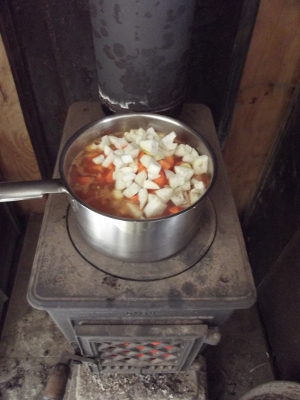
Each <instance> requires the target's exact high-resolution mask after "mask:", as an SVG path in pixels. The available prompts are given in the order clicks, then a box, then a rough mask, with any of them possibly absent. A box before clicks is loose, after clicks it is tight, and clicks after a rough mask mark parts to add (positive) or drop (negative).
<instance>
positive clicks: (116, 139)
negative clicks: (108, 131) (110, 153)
mask: <svg viewBox="0 0 300 400" xmlns="http://www.w3.org/2000/svg"><path fill="white" fill-rule="evenodd" d="M108 139H109V141H110V143H111V144H113V145H114V146H115V145H116V143H117V141H118V140H119V139H120V138H118V137H117V136H113V135H108Z"/></svg>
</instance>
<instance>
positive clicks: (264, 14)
mask: <svg viewBox="0 0 300 400" xmlns="http://www.w3.org/2000/svg"><path fill="white" fill-rule="evenodd" d="M299 43H300V1H297V0H262V1H261V4H260V7H259V10H258V15H257V20H256V24H255V27H254V31H253V35H252V40H251V43H250V47H249V52H248V55H247V59H246V63H245V67H244V72H243V76H242V80H241V84H240V88H239V93H238V97H237V101H236V105H235V109H234V113H233V119H232V124H231V129H230V134H229V137H228V140H227V143H226V145H225V148H224V152H223V155H224V161H225V165H226V168H227V172H228V176H229V181H230V184H231V187H232V191H233V195H234V198H235V202H236V205H237V208H238V211H239V213H240V214H242V213H243V212H244V211H245V210H246V208H247V207H248V205H249V204H250V202H251V199H252V198H253V196H254V193H255V191H256V189H257V186H258V183H259V180H260V178H261V176H262V173H263V170H264V167H265V165H266V162H267V160H268V157H269V155H270V153H271V151H272V148H273V145H274V143H275V141H276V139H277V136H278V133H279V130H280V127H281V125H282V123H283V121H284V117H285V115H286V113H287V110H288V108H289V105H290V102H291V99H292V95H293V92H294V90H295V87H296V84H297V82H298V79H299V77H300V69H299V67H300V46H299Z"/></svg>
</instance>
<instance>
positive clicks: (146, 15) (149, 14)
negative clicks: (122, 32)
mask: <svg viewBox="0 0 300 400" xmlns="http://www.w3.org/2000/svg"><path fill="white" fill-rule="evenodd" d="M144 17H145V18H152V17H153V15H152V14H151V12H150V11H147V12H146V13H145V14H144Z"/></svg>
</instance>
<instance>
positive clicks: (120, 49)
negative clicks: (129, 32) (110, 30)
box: [113, 43, 126, 57]
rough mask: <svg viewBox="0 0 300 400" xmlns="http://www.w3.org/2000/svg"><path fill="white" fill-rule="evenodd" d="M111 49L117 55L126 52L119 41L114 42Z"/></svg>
mask: <svg viewBox="0 0 300 400" xmlns="http://www.w3.org/2000/svg"><path fill="white" fill-rule="evenodd" d="M113 51H114V53H115V55H116V56H117V57H124V56H125V54H126V51H125V47H124V46H123V45H122V44H121V43H114V45H113Z"/></svg>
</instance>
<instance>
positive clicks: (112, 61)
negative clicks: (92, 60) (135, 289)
mask: <svg viewBox="0 0 300 400" xmlns="http://www.w3.org/2000/svg"><path fill="white" fill-rule="evenodd" d="M194 9H195V0H90V15H91V23H92V30H93V38H94V49H95V56H96V64H97V74H98V84H99V96H100V100H101V102H102V104H103V105H104V106H106V107H108V109H109V110H111V111H112V112H126V111H128V112H140V111H141V112H142V111H147V112H157V113H162V114H167V115H173V116H174V114H176V113H177V112H178V110H179V109H180V107H181V105H182V102H183V98H184V94H185V81H186V71H187V64H188V53H189V46H190V38H191V30H192V24H193V17H194Z"/></svg>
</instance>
